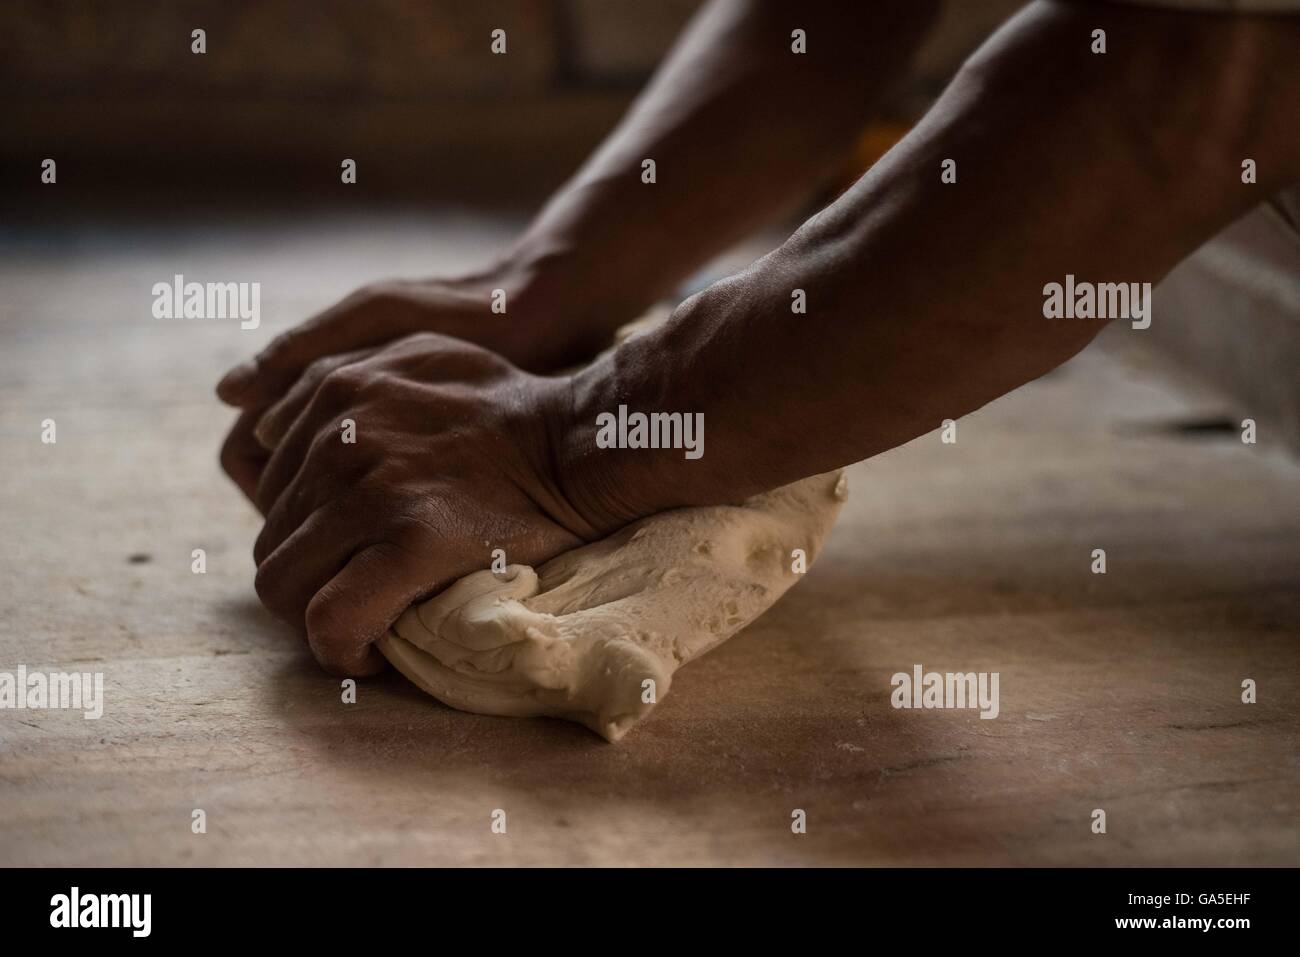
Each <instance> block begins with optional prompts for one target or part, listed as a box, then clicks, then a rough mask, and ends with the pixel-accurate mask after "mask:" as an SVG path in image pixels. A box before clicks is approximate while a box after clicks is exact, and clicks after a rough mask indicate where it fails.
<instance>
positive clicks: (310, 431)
mask: <svg viewBox="0 0 1300 957" xmlns="http://www.w3.org/2000/svg"><path fill="white" fill-rule="evenodd" d="M349 368H353V367H352V366H346V367H344V368H343V369H339V370H336V371H335V372H334V374H333V375H330V376H327V377H326V378H325V379H324V380H323V381H322V382H321V384H320V386H319V387H317V389H316V391H315V392H314V393H313V394H312V397H311V399H310V400H308V402H307V407H306V408H305V409H303V410H302V412H301V413H300V414H299V415H298V418H296V419H294V421H293V424H292V425H290V426H289V430H288V431H287V432H286V433H285V434H284V436H283V437H282V438H281V439H280V443H279V445H277V446H276V447H275V451H274V452H272V453H271V457H270V458H269V459H268V460H267V462H266V465H265V466H264V467H263V469H262V477H261V479H260V480H259V481H258V483H257V490H256V492H255V493H254V495H255V499H256V502H257V505H258V507H259V508H260V509H261V510H262V513H263V514H264V515H266V514H270V511H271V508H272V507H273V506H274V505H275V503H276V501H277V499H279V498H280V496H281V495H283V494H284V492H285V489H287V488H288V487H289V485H290V483H292V482H293V481H294V479H295V478H296V477H297V476H298V475H299V473H300V472H301V471H302V469H303V465H304V463H305V462H306V460H307V457H308V456H309V455H311V454H312V453H313V450H315V451H316V454H318V455H325V454H330V453H334V454H335V455H336V456H342V458H338V457H336V458H335V459H334V461H335V462H337V463H342V462H343V461H345V459H346V455H344V453H343V452H342V451H341V449H342V448H343V446H342V441H343V436H342V432H341V431H340V429H339V427H338V426H339V424H338V423H337V422H334V421H333V419H334V418H335V414H334V410H336V409H342V408H345V407H346V403H347V400H348V398H349V397H350V395H351V394H352V393H354V392H355V390H356V389H357V388H359V387H360V386H359V384H356V383H355V382H354V380H350V379H346V378H343V377H342V373H344V372H346V370H347V369H349ZM329 443H339V444H340V448H339V449H335V448H332V447H331V446H330V444H329ZM350 448H352V449H353V450H355V448H356V447H355V446H351V447H350ZM353 458H359V457H358V456H353ZM334 471H335V470H334V469H333V468H323V469H318V470H316V473H315V474H316V477H317V479H318V480H320V479H323V478H325V477H328V476H330V475H331V474H332V473H333V472H334ZM310 504H313V505H315V504H320V503H319V502H313V503H310Z"/></svg>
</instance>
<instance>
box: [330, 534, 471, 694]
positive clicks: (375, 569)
mask: <svg viewBox="0 0 1300 957" xmlns="http://www.w3.org/2000/svg"><path fill="white" fill-rule="evenodd" d="M441 566H442V562H441V560H440V558H439V557H438V556H436V555H435V554H434V553H433V552H432V551H430V552H428V553H426V554H424V555H421V554H420V553H418V552H412V551H410V550H408V549H405V548H402V547H400V546H398V545H395V544H392V543H390V542H381V543H379V544H375V545H371V546H370V547H368V548H366V549H364V550H362V551H360V552H358V553H357V554H356V555H354V556H352V559H351V560H350V561H349V562H348V563H347V565H346V566H345V567H344V569H343V570H342V571H341V572H339V573H338V574H337V575H336V576H334V577H333V578H332V579H330V581H329V582H328V583H327V584H326V585H325V586H324V587H323V588H322V589H321V590H320V591H318V592H317V593H316V595H315V597H314V598H312V600H311V602H310V603H309V604H308V605H307V642H308V644H309V645H311V650H312V654H314V655H315V656H316V660H317V661H319V662H320V663H321V665H322V666H323V667H324V668H325V670H326V671H329V672H331V673H333V674H337V675H353V674H370V673H372V669H377V668H379V667H382V666H383V658H382V657H381V656H380V654H379V653H378V652H377V651H375V649H374V647H373V645H374V642H375V641H377V640H378V639H379V637H380V636H381V635H383V634H384V632H386V631H387V630H388V628H389V626H390V625H392V623H393V622H395V621H396V620H397V619H398V617H400V616H401V614H402V612H404V611H406V609H407V608H409V607H410V606H411V604H412V603H413V602H415V601H417V600H419V599H420V598H422V597H424V596H425V595H428V594H431V593H432V592H434V591H437V590H438V589H439V588H440V587H441V586H443V585H445V584H446V582H445V580H444V578H445V575H444V574H442V573H441V572H440V570H439V569H440V567H441Z"/></svg>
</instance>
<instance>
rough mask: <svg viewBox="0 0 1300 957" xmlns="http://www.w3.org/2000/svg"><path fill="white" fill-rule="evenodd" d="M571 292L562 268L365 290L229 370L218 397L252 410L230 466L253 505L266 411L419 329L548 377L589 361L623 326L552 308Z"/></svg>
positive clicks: (263, 458)
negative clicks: (323, 373) (343, 359)
mask: <svg viewBox="0 0 1300 957" xmlns="http://www.w3.org/2000/svg"><path fill="white" fill-rule="evenodd" d="M526 273H528V275H525V274H526ZM539 277H540V278H539ZM563 285H565V280H563V279H562V278H561V277H560V275H559V270H558V269H557V268H554V267H552V270H551V271H550V272H546V273H545V274H544V276H543V273H542V272H540V271H539V270H538V269H533V270H531V271H527V270H524V269H523V268H522V267H517V266H513V265H511V266H502V267H496V268H494V269H492V270H489V271H486V272H484V273H481V274H478V275H475V276H471V277H466V278H461V279H454V280H438V281H423V282H385V283H378V284H375V285H371V286H366V287H364V288H363V289H360V290H358V291H357V292H355V293H353V294H352V295H350V296H348V297H347V298H345V299H344V300H343V301H342V302H340V303H338V304H337V305H335V306H332V307H331V308H329V309H327V310H325V311H324V312H322V313H320V314H319V315H317V316H315V317H313V318H311V319H309V320H307V321H306V322H304V323H302V324H301V325H299V326H297V327H295V328H293V329H291V330H289V331H288V332H286V333H284V334H282V335H280V336H278V337H277V338H276V339H274V340H273V341H272V342H271V344H270V345H268V346H267V347H266V348H265V349H264V350H262V352H261V353H259V354H258V355H257V356H256V357H255V358H254V359H251V360H249V361H248V362H245V363H244V364H242V365H240V366H237V367H236V368H234V369H232V370H230V371H229V372H228V373H226V375H225V377H224V378H223V379H222V380H221V382H220V383H219V384H218V386H217V394H218V395H219V396H220V397H221V398H222V399H223V400H224V401H225V402H227V403H229V404H230V405H234V406H238V407H240V408H241V409H243V410H244V411H243V414H241V415H240V417H239V418H238V419H237V420H236V422H235V424H234V426H233V427H232V429H231V430H230V434H229V436H228V437H227V439H226V442H225V444H224V446H223V447H222V450H221V464H222V467H223V468H224V469H225V471H226V472H227V474H229V475H230V477H231V478H232V479H233V480H234V481H235V484H237V485H238V486H239V487H240V488H241V489H242V490H243V491H244V493H245V494H246V495H248V497H249V498H253V496H254V491H255V489H256V486H257V481H258V479H259V477H260V476H261V473H262V469H263V468H264V467H265V465H266V462H267V459H268V457H269V454H268V448H267V447H266V446H265V445H264V444H263V443H262V442H260V441H259V440H258V438H257V426H258V423H259V421H260V420H261V417H262V412H263V410H265V409H266V408H267V407H268V406H270V405H271V404H272V403H274V402H276V401H278V400H279V399H280V398H282V397H283V395H284V394H285V392H286V391H287V390H288V388H289V387H290V385H292V384H293V383H294V382H296V381H298V379H299V377H300V376H301V375H302V373H303V371H304V370H305V369H306V368H307V367H308V366H309V365H311V364H312V363H313V362H315V361H317V360H319V359H321V358H323V357H326V356H334V355H338V354H342V353H354V352H355V351H356V350H361V349H366V348H374V347H377V346H379V345H382V344H384V343H387V342H391V341H393V340H394V339H399V338H401V337H403V336H406V335H410V334H412V333H415V332H438V333H442V334H444V335H448V336H455V337H456V338H458V339H463V340H465V341H467V342H473V343H476V344H478V345H481V346H484V347H486V348H488V349H491V350H492V351H494V352H497V353H499V354H501V355H503V356H505V357H506V358H507V359H509V360H510V361H511V362H513V363H515V364H516V365H518V366H520V367H521V368H525V369H532V370H538V371H543V370H548V369H552V368H558V367H560V366H562V365H565V364H572V363H574V362H577V361H579V360H581V359H584V358H589V357H590V355H591V354H593V353H594V352H595V351H597V350H598V349H599V348H600V347H601V346H603V345H604V344H605V343H604V340H605V338H606V336H607V332H606V331H605V328H606V326H607V325H608V324H609V323H610V322H612V321H613V320H612V319H610V318H608V317H602V320H603V322H604V323H605V325H603V326H600V327H594V326H592V325H591V324H589V323H587V322H586V321H585V317H583V316H579V315H576V314H574V312H573V310H572V306H571V305H570V307H569V311H568V312H567V313H564V314H561V313H560V311H559V309H558V308H552V306H551V305H550V304H551V303H552V302H555V301H556V300H557V299H558V297H559V294H560V291H561V287H562V286H563ZM496 289H501V290H504V291H505V294H506V301H505V302H506V312H505V313H504V314H499V313H493V312H492V311H491V303H492V296H493V291H494V290H496ZM569 298H580V297H569ZM615 318H617V317H615Z"/></svg>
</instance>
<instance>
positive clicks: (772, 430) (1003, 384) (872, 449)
mask: <svg viewBox="0 0 1300 957" xmlns="http://www.w3.org/2000/svg"><path fill="white" fill-rule="evenodd" d="M1093 26H1106V27H1108V28H1109V32H1110V36H1111V52H1110V53H1108V54H1105V55H1104V56H1096V57H1094V56H1093V55H1092V54H1090V53H1089V52H1088V39H1089V32H1090V30H1091V29H1092V28H1093ZM1298 29H1300V26H1298V25H1297V24H1295V23H1294V22H1292V23H1289V24H1288V23H1283V22H1281V21H1275V23H1274V24H1270V25H1269V26H1268V28H1267V29H1260V30H1251V29H1248V28H1247V29H1241V28H1240V24H1237V25H1236V26H1231V25H1230V24H1229V21H1227V20H1225V19H1224V18H1214V17H1199V16H1187V15H1182V14H1168V15H1152V14H1148V13H1146V12H1145V11H1129V10H1124V9H1117V8H1080V7H1073V6H1067V5H1054V4H1047V3H1040V4H1036V5H1035V6H1034V7H1033V8H1031V9H1030V10H1028V11H1026V12H1025V13H1024V14H1022V15H1021V16H1019V17H1017V18H1016V20H1015V21H1013V23H1012V24H1010V25H1009V26H1008V27H1007V28H1004V30H1002V31H1000V32H999V34H998V35H997V36H995V37H994V38H993V39H991V40H990V41H989V43H988V44H986V46H985V48H984V49H983V50H982V51H981V52H980V53H979V54H977V55H976V57H974V58H973V59H972V61H971V62H970V63H968V64H967V66H966V67H965V68H963V70H962V72H961V74H960V75H959V76H958V78H957V79H956V80H955V81H954V83H953V84H952V86H951V87H950V88H949V90H948V91H947V92H946V93H945V95H944V97H943V98H942V99H941V101H940V102H939V103H938V104H937V105H936V107H935V108H934V110H932V111H931V113H930V115H929V116H928V117H927V118H926V120H925V121H924V122H923V123H922V124H921V125H920V126H918V128H917V129H916V130H915V131H913V133H912V134H911V135H909V136H908V137H907V138H906V139H905V140H904V141H903V143H901V144H900V145H899V146H898V147H897V148H896V149H895V150H893V151H892V152H891V153H890V154H889V155H888V156H887V157H886V158H885V159H884V160H882V161H881V162H880V163H878V164H877V165H876V167H875V168H873V170H872V171H871V172H869V173H868V174H867V175H866V176H865V177H863V179H862V180H861V181H860V182H859V183H858V184H856V185H855V187H854V188H853V189H851V190H850V191H849V192H848V193H846V194H845V195H844V196H843V197H841V198H840V199H839V200H838V201H837V202H836V203H834V204H833V205H832V206H830V207H828V208H827V209H826V210H824V211H823V212H822V213H820V214H818V215H817V216H816V217H814V218H813V219H812V220H810V221H809V222H808V223H807V224H805V226H804V227H803V228H801V229H800V230H799V231H798V232H797V233H796V234H795V235H794V236H793V237H792V238H791V239H790V241H789V242H787V243H786V244H785V245H784V246H782V247H781V248H780V249H778V250H777V251H776V252H774V253H773V254H771V255H770V256H768V257H766V258H765V259H764V260H761V261H760V262H759V263H757V264H755V266H753V267H751V269H749V270H747V271H746V272H745V273H742V274H741V275H739V276H737V277H734V278H732V279H729V280H727V281H725V282H722V283H719V284H717V285H716V286H714V287H711V288H710V289H709V290H706V291H705V292H704V293H702V294H701V295H699V296H697V297H694V298H692V299H691V300H689V301H688V302H686V303H684V304H683V305H682V307H680V308H679V310H678V311H677V314H676V315H675V316H674V317H673V319H672V320H671V321H670V323H669V324H668V325H667V326H666V327H665V328H663V329H662V330H660V331H659V332H656V333H653V334H651V335H648V336H646V337H643V338H641V339H638V340H633V341H632V342H629V343H627V344H626V345H625V346H624V347H623V348H621V349H620V350H619V351H618V352H617V353H616V354H615V355H614V356H613V357H612V358H611V359H610V360H609V361H607V362H603V363H601V364H599V365H597V366H595V367H593V368H592V369H590V370H588V371H586V372H584V373H583V374H582V375H580V376H578V377H577V378H576V379H575V380H574V410H573V422H574V423H575V425H574V432H573V437H572V439H571V442H570V445H569V452H568V454H569V456H570V458H571V460H572V461H573V462H575V463H582V469H581V470H582V475H583V478H582V479H581V481H580V482H579V489H578V490H576V491H575V492H574V493H573V494H574V495H575V496H576V497H578V498H583V497H585V498H586V499H587V500H588V502H589V504H588V506H587V508H588V511H589V512H590V513H591V514H605V515H609V516H611V517H612V518H611V520H612V521H614V520H616V518H617V516H619V515H622V514H640V513H645V512H649V511H654V510H657V509H661V508H666V507H672V506H674V505H681V504H695V503H704V502H710V501H726V500H734V499H736V498H738V497H741V496H743V495H747V494H750V493H752V492H756V491H758V490H761V489H765V488H771V487H773V486H776V485H779V484H783V483H786V482H789V481H792V480H794V479H796V478H798V477H800V476H803V475H807V474H811V473H814V472H820V471H825V470H828V469H831V468H834V467H837V466H841V465H845V464H847V463H849V462H853V461H857V460H860V459H863V458H866V457H869V456H871V455H874V454H876V453H878V452H881V451H884V450H886V449H889V448H892V447H894V446H896V445H899V444H902V443H904V442H906V441H908V440H910V439H912V438H914V437H916V436H918V435H921V434H924V433H926V432H929V431H931V430H933V429H935V428H937V427H938V426H939V425H940V423H941V422H942V420H943V419H945V418H952V419H956V418H958V417H960V416H961V415H963V414H965V413H967V412H970V411H972V410H974V409H977V408H979V407H980V406H982V405H984V404H985V403H987V402H989V401H991V400H992V399H994V398H996V397H998V396H1000V395H1002V394H1004V393H1006V392H1008V391H1010V390H1011V389H1014V388H1015V387H1017V386H1019V385H1021V384H1023V383H1024V382H1027V381H1029V380H1031V379H1033V378H1036V377H1037V376H1039V375H1041V374H1043V373H1044V372H1046V371H1048V370H1049V369H1051V368H1053V367H1054V366H1056V365H1058V364H1059V363H1061V362H1063V361H1065V360H1066V359H1067V358H1069V357H1070V356H1072V355H1073V354H1075V353H1076V352H1077V351H1078V350H1079V349H1081V348H1083V346H1084V345H1086V344H1087V343H1088V342H1089V341H1090V340H1091V339H1092V338H1093V337H1094V336H1095V335H1096V333H1097V332H1098V331H1100V328H1101V327H1102V326H1103V325H1104V323H1103V322H1101V321H1097V320H1088V319H1054V320H1053V319H1046V318H1044V315H1043V301H1044V299H1043V287H1044V285H1045V284H1047V283H1050V282H1062V281H1064V279H1065V277H1066V275H1067V274H1074V275H1076V276H1078V277H1080V278H1081V279H1090V280H1093V281H1096V282H1152V283H1154V282H1156V281H1158V280H1159V279H1160V278H1161V277H1162V276H1163V275H1164V274H1165V273H1166V272H1167V271H1168V270H1169V269H1171V268H1172V267H1173V266H1174V265H1175V264H1176V263H1177V262H1178V261H1179V260H1180V259H1181V258H1183V257H1184V256H1185V255H1187V254H1188V253H1190V252H1191V251H1192V250H1193V249H1195V248H1196V246H1198V245H1199V244H1200V243H1201V242H1203V241H1204V240H1206V239H1207V238H1209V237H1210V236H1211V235H1213V234H1214V233H1215V232H1216V231H1217V230H1219V229H1220V228H1222V227H1223V226H1224V225H1226V224H1227V223H1229V222H1231V221H1232V220H1233V219H1234V218H1235V217H1237V216H1238V215H1240V214H1241V213H1243V212H1244V211H1245V210H1246V209H1248V208H1249V207H1250V206H1251V205H1253V204H1255V203H1257V202H1259V201H1261V200H1262V199H1263V198H1265V197H1266V196H1267V195H1268V194H1269V192H1270V191H1272V190H1275V189H1278V188H1280V187H1282V186H1284V185H1285V184H1286V183H1287V182H1289V181H1291V180H1294V179H1300V140H1298V139H1297V134H1296V132H1295V129H1294V122H1293V120H1291V121H1288V120H1287V116H1288V111H1289V110H1290V109H1291V106H1290V104H1293V103H1294V100H1295V97H1296V93H1297V77H1296V71H1295V69H1294V67H1287V66H1283V64H1285V63H1286V62H1287V61H1288V60H1289V59H1290V54H1289V53H1287V52H1286V51H1288V50H1289V49H1293V48H1294V45H1295V42H1296V37H1297V30H1298ZM1243 50H1245V51H1246V52H1248V53H1249V54H1250V56H1249V57H1248V58H1247V62H1248V64H1249V67H1248V68H1246V69H1242V70H1237V69H1234V68H1232V67H1231V66H1230V64H1231V63H1232V62H1233V61H1232V60H1231V59H1230V57H1231V55H1232V54H1233V52H1234V51H1236V52H1238V53H1240V52H1241V51H1243ZM1072 51H1074V52H1072ZM1026 77H1032V78H1033V82H1032V83H1030V82H1026ZM1246 157H1250V158H1254V159H1255V160H1256V161H1257V163H1258V166H1259V171H1260V174H1259V175H1260V182H1259V184H1257V185H1254V186H1246V185H1243V184H1242V183H1241V180H1240V163H1241V160H1242V159H1243V158H1246ZM946 158H955V159H957V160H958V178H957V183H955V184H943V183H941V182H940V176H939V173H940V164H941V162H942V161H943V160H944V159H946ZM794 289H803V290H804V291H805V293H806V296H807V314H806V315H798V314H792V312H791V309H790V303H791V293H792V290H794ZM1156 321H1160V320H1159V318H1157V319H1156ZM619 404H625V405H627V407H628V408H629V409H631V410H642V411H650V410H662V411H692V412H694V411H699V412H702V413H703V414H704V421H705V425H706V432H707V445H706V451H705V454H704V455H703V457H702V458H700V459H698V460H687V459H685V457H684V456H683V455H682V453H681V451H652V450H645V449H638V450H606V449H596V448H594V447H593V443H592V439H591V435H592V433H593V427H592V425H591V423H592V422H593V421H594V417H595V415H597V414H598V413H599V412H601V411H613V410H614V409H616V408H617V406H618V405H619ZM584 429H585V431H584Z"/></svg>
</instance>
